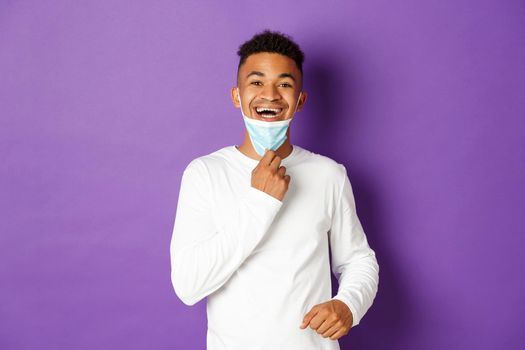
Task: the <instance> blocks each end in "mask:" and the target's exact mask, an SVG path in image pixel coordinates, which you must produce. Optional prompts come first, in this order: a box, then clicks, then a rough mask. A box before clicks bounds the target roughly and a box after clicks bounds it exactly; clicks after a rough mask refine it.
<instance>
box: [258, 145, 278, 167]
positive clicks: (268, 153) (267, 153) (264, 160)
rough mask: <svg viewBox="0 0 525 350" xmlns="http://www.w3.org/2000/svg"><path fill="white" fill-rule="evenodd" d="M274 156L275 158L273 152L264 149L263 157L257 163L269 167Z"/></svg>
mask: <svg viewBox="0 0 525 350" xmlns="http://www.w3.org/2000/svg"><path fill="white" fill-rule="evenodd" d="M275 156H276V153H275V151H272V150H271V149H267V148H265V149H264V155H263V157H262V158H261V160H260V161H259V162H261V163H262V164H264V165H269V164H270V163H271V162H272V161H273V159H274V157H275Z"/></svg>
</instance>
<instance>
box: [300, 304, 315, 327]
mask: <svg viewBox="0 0 525 350" xmlns="http://www.w3.org/2000/svg"><path fill="white" fill-rule="evenodd" d="M317 312H318V310H317V309H316V308H314V309H312V310H310V311H309V312H308V313H307V314H306V315H304V318H303V323H301V326H300V328H301V329H304V328H306V327H308V325H309V324H310V321H311V320H312V318H314V316H315V315H317Z"/></svg>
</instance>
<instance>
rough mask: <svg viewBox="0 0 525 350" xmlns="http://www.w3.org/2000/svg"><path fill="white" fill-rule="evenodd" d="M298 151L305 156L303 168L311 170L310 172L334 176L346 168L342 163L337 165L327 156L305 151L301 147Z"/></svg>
mask: <svg viewBox="0 0 525 350" xmlns="http://www.w3.org/2000/svg"><path fill="white" fill-rule="evenodd" d="M300 150H301V153H303V154H304V155H305V156H304V160H303V162H302V164H303V165H304V166H305V167H308V168H311V170H312V171H314V170H315V172H318V171H321V172H324V173H327V174H329V175H335V176H338V175H340V174H341V172H345V171H346V168H345V166H344V165H343V164H342V163H339V162H338V161H336V160H335V159H333V158H331V157H329V156H326V155H323V154H320V153H316V152H313V151H310V150H307V149H305V148H303V147H300Z"/></svg>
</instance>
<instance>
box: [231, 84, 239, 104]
mask: <svg viewBox="0 0 525 350" xmlns="http://www.w3.org/2000/svg"><path fill="white" fill-rule="evenodd" d="M230 94H231V99H232V102H233V105H234V106H235V107H236V108H241V101H240V100H239V95H238V94H237V87H236V86H234V87H232V88H231V90H230Z"/></svg>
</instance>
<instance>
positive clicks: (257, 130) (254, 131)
mask: <svg viewBox="0 0 525 350" xmlns="http://www.w3.org/2000/svg"><path fill="white" fill-rule="evenodd" d="M301 93H302V92H300V93H299V98H300V97H301ZM237 95H238V96H239V101H241V95H240V93H239V88H237ZM299 98H298V99H297V103H296V105H295V111H294V114H295V112H296V111H297V106H298V105H299ZM241 113H242V117H243V119H244V125H245V126H246V130H247V131H248V134H249V135H250V140H251V141H252V145H253V148H254V149H255V151H256V152H257V153H258V154H259V155H260V156H264V149H265V148H266V149H271V150H272V151H275V150H277V149H278V148H279V147H281V145H282V144H283V143H284V141H286V131H287V130H288V126H289V125H290V122H291V121H292V119H293V117H292V118H290V119H286V120H278V121H275V122H265V121H263V120H258V119H252V118H249V117H248V116H246V115H245V114H244V112H243V110H242V103H241Z"/></svg>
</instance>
